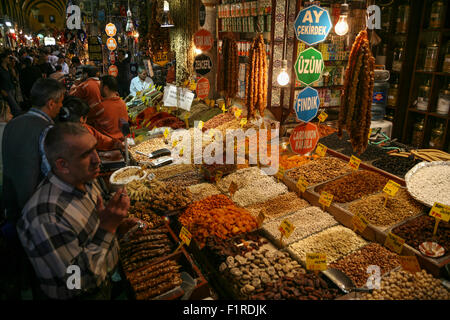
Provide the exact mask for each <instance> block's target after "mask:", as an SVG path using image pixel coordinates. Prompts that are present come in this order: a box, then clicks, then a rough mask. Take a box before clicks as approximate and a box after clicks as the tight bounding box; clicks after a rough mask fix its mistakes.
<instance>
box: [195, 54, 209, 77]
mask: <svg viewBox="0 0 450 320" xmlns="http://www.w3.org/2000/svg"><path fill="white" fill-rule="evenodd" d="M194 69H195V72H197V73H198V74H200V75H202V76H204V75H207V74H208V73H210V72H211V69H212V61H211V58H210V57H209V56H207V55H206V54H200V55H198V56H196V57H195V60H194Z"/></svg>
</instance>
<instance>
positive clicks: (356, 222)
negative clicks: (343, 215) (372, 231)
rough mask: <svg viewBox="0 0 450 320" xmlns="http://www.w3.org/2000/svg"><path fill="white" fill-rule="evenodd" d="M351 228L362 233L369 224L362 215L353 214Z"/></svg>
mask: <svg viewBox="0 0 450 320" xmlns="http://www.w3.org/2000/svg"><path fill="white" fill-rule="evenodd" d="M352 223H353V226H354V227H355V229H356V230H358V231H359V232H361V233H363V232H364V230H366V228H367V225H368V224H369V223H368V221H367V220H366V218H364V217H363V216H362V215H359V214H355V215H354V216H353V218H352Z"/></svg>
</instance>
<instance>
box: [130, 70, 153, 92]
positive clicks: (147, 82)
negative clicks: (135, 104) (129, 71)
mask: <svg viewBox="0 0 450 320" xmlns="http://www.w3.org/2000/svg"><path fill="white" fill-rule="evenodd" d="M152 86H153V80H152V78H150V77H148V76H147V70H146V69H145V67H144V66H139V67H138V76H137V77H135V78H133V80H131V84H130V94H131V95H132V96H133V97H135V96H136V94H137V93H138V92H140V93H142V91H144V90H146V89H148V88H150V87H152Z"/></svg>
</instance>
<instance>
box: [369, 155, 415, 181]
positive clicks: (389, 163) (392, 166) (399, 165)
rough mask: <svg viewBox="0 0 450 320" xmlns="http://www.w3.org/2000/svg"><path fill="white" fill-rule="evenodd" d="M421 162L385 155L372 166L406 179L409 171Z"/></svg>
mask: <svg viewBox="0 0 450 320" xmlns="http://www.w3.org/2000/svg"><path fill="white" fill-rule="evenodd" d="M420 162H421V161H420V160H415V159H410V158H401V157H394V156H388V155H384V156H383V157H381V158H380V159H378V160H376V161H374V162H373V163H372V165H373V166H374V167H377V168H379V169H381V170H384V171H387V172H389V173H392V174H394V175H396V176H398V177H401V178H404V177H405V175H406V174H407V173H408V171H409V170H411V169H412V168H413V167H414V166H415V165H416V164H418V163H420Z"/></svg>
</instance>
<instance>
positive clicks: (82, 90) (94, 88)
mask: <svg viewBox="0 0 450 320" xmlns="http://www.w3.org/2000/svg"><path fill="white" fill-rule="evenodd" d="M97 72H98V69H97V67H95V66H84V67H83V75H82V78H81V79H80V80H79V81H75V83H74V85H73V86H72V88H71V89H70V93H69V94H70V95H71V96H75V97H78V98H80V99H83V100H84V101H86V103H87V104H88V105H89V108H91V109H92V108H94V107H96V106H98V104H99V103H100V102H101V100H102V96H101V94H100V80H99V79H98V77H97Z"/></svg>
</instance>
